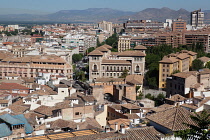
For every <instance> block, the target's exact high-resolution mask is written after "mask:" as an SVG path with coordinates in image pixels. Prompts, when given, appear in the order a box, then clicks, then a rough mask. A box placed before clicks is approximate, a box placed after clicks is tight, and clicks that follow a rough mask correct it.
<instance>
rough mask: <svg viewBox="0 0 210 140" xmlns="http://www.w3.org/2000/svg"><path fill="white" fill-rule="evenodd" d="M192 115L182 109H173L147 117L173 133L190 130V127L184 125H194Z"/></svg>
mask: <svg viewBox="0 0 210 140" xmlns="http://www.w3.org/2000/svg"><path fill="white" fill-rule="evenodd" d="M191 115H192V113H191V112H189V111H188V110H186V109H184V108H182V107H173V108H170V109H167V110H165V111H161V112H158V113H154V114H151V115H149V116H147V119H149V120H150V121H153V122H155V123H157V124H159V125H161V126H163V127H165V128H167V129H170V130H172V131H179V130H185V129H189V127H188V126H186V125H184V124H183V123H187V124H194V122H193V121H192V120H191V118H190V116H191Z"/></svg>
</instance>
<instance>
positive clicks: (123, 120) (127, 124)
mask: <svg viewBox="0 0 210 140" xmlns="http://www.w3.org/2000/svg"><path fill="white" fill-rule="evenodd" d="M130 122H131V121H130V120H129V119H122V118H119V119H115V120H110V121H108V124H109V125H110V127H111V128H112V129H115V124H116V123H117V124H118V125H121V124H124V125H125V126H129V125H130Z"/></svg>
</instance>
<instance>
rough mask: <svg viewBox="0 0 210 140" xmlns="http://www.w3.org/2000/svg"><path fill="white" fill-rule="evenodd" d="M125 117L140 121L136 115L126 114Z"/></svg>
mask: <svg viewBox="0 0 210 140" xmlns="http://www.w3.org/2000/svg"><path fill="white" fill-rule="evenodd" d="M124 115H125V116H127V117H128V119H139V116H138V115H137V114H136V113H131V114H124Z"/></svg>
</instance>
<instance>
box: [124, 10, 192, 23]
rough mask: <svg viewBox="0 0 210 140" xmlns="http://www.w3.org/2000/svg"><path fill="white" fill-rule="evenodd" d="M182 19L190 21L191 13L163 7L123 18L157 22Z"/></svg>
mask: <svg viewBox="0 0 210 140" xmlns="http://www.w3.org/2000/svg"><path fill="white" fill-rule="evenodd" d="M179 17H181V18H182V19H184V20H189V19H190V12H188V11H187V10H185V9H179V10H177V11H175V10H172V9H169V8H166V7H163V8H161V9H158V8H147V9H145V10H142V11H140V12H137V13H136V14H133V15H130V16H125V17H121V18H122V19H131V20H146V19H148V20H149V19H150V20H155V21H165V19H177V18H179Z"/></svg>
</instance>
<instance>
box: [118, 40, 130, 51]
mask: <svg viewBox="0 0 210 140" xmlns="http://www.w3.org/2000/svg"><path fill="white" fill-rule="evenodd" d="M130 44H131V37H130V36H119V40H118V52H123V51H125V50H129V49H131V46H130Z"/></svg>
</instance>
